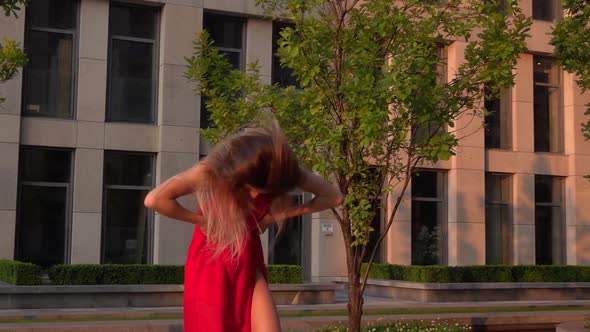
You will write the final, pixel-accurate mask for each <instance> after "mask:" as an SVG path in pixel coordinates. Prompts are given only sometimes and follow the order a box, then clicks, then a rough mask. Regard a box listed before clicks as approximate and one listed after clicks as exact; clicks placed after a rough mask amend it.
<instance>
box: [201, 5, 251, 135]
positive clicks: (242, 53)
mask: <svg viewBox="0 0 590 332" xmlns="http://www.w3.org/2000/svg"><path fill="white" fill-rule="evenodd" d="M207 16H210V17H211V16H214V17H218V18H220V19H224V20H230V21H235V22H239V23H240V24H242V38H241V43H242V48H232V47H220V46H216V45H213V48H215V49H216V50H218V51H220V52H224V53H234V54H238V55H239V57H238V59H239V68H236V69H239V70H241V71H245V70H246V34H247V31H246V29H247V22H248V19H247V18H244V17H240V16H233V15H227V14H223V13H218V12H211V11H205V12H204V13H203V26H202V28H203V30H207V27H206V26H205V21H206V20H207ZM210 35H211V34H210ZM199 99H200V104H201V107H200V109H199V119H200V120H199V127H200V128H201V129H206V128H209V124H210V123H211V121H210V120H209V119H208V118H205V117H206V116H209V112H207V106H206V103H207V101H206V98H205V97H204V96H203V95H201V96H200V98H199Z"/></svg>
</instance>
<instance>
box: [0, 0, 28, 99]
mask: <svg viewBox="0 0 590 332" xmlns="http://www.w3.org/2000/svg"><path fill="white" fill-rule="evenodd" d="M26 2H27V1H26V0H0V6H1V7H2V9H3V10H4V14H5V15H6V16H8V17H10V16H14V17H18V14H17V12H18V11H19V10H20V9H21V7H20V6H21V5H25V4H26ZM26 63H27V57H26V55H25V52H24V51H23V50H22V49H21V48H19V45H18V43H16V42H15V41H14V40H6V41H5V42H4V44H2V43H0V83H4V82H6V81H8V80H9V79H11V78H13V77H14V76H15V75H16V74H17V73H18V70H19V68H20V67H22V66H24V65H25V64H26ZM4 100H5V98H3V97H0V104H2V102H3V101H4Z"/></svg>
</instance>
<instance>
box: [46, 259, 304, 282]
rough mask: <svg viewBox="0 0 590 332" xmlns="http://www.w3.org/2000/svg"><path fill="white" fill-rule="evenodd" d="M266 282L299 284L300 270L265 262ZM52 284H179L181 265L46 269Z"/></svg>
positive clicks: (180, 280)
mask: <svg viewBox="0 0 590 332" xmlns="http://www.w3.org/2000/svg"><path fill="white" fill-rule="evenodd" d="M267 270H268V277H269V282H270V283H283V284H292V283H302V282H303V269H302V268H301V266H293V265H268V266H267ZM49 278H50V279H51V282H52V283H53V284H55V285H117V284H119V285H121V284H135V285H138V284H182V283H183V282H184V266H182V265H128V264H102V265H100V264H75V265H56V266H53V267H51V269H50V270H49Z"/></svg>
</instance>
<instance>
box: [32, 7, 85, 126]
mask: <svg viewBox="0 0 590 332" xmlns="http://www.w3.org/2000/svg"><path fill="white" fill-rule="evenodd" d="M73 2H74V4H75V6H76V14H75V15H76V16H75V17H74V20H75V28H74V29H56V28H48V27H41V26H34V25H32V26H27V21H28V19H27V16H28V15H27V13H26V12H27V11H28V10H29V9H25V33H24V49H25V51H26V50H27V49H28V47H29V43H30V38H31V37H30V33H31V32H32V31H37V32H46V33H52V34H63V35H70V36H72V82H71V85H72V86H71V87H70V100H69V102H70V104H69V108H68V116H67V117H63V118H62V117H55V116H52V115H48V114H43V113H33V112H27V103H26V101H27V97H28V96H29V94H30V92H28V91H27V82H28V80H29V74H28V73H27V71H28V70H27V68H28V65H29V63H30V62H29V63H27V64H26V65H25V66H24V67H23V69H22V75H23V78H22V86H21V91H22V93H21V115H22V116H25V117H33V118H49V119H56V118H57V119H65V120H72V119H75V118H76V116H77V108H76V102H77V100H78V66H79V61H78V60H79V50H80V43H79V40H80V7H81V4H80V2H81V0H74V1H73Z"/></svg>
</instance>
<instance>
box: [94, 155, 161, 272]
mask: <svg viewBox="0 0 590 332" xmlns="http://www.w3.org/2000/svg"><path fill="white" fill-rule="evenodd" d="M109 153H116V154H125V155H141V156H149V157H150V158H151V163H150V164H151V165H150V166H151V171H152V174H153V175H154V176H152V183H151V184H150V185H143V186H140V185H113V184H106V167H103V183H102V209H101V211H102V216H101V236H100V263H101V264H104V262H105V258H106V246H105V241H106V240H107V239H106V234H107V192H108V190H109V189H111V190H113V189H114V190H118V189H121V190H137V191H143V190H147V191H150V190H152V189H153V188H154V186H155V182H156V181H155V174H156V173H155V171H156V166H157V156H156V154H154V153H149V152H137V151H120V150H104V158H103V164H106V157H107V154H109ZM146 229H147V239H146V240H147V242H148V243H147V247H146V264H153V260H154V238H155V236H154V235H155V234H154V233H155V213H154V211H153V210H150V209H147V224H146Z"/></svg>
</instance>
